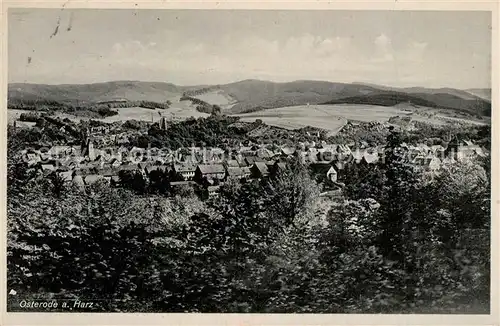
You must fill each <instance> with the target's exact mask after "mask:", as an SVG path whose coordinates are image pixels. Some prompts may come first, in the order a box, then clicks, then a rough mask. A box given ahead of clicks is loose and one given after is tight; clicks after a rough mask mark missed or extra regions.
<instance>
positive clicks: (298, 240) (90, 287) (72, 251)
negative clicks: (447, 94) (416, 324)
mask: <svg viewBox="0 0 500 326" xmlns="http://www.w3.org/2000/svg"><path fill="white" fill-rule="evenodd" d="M214 121H216V120H214ZM199 123H200V122H197V120H191V121H190V122H189V124H191V125H197V124H199ZM211 123H214V124H215V122H213V121H212V122H211ZM216 126H217V125H216V124H215V125H214V126H213V127H214V128H216ZM193 128H194V127H193ZM196 128H198V127H196ZM196 128H194V129H193V130H192V132H193V133H194V132H195V130H198V129H196ZM150 132H151V131H150ZM179 132H182V131H179ZM220 132H223V131H222V130H213V134H214V135H216V134H219V133H220ZM182 136H183V135H182V134H181V135H179V139H178V140H173V141H176V142H177V141H180V139H181V137H182ZM407 137H408V136H407V135H405V134H403V133H400V132H396V131H392V132H390V133H388V135H387V137H386V139H385V143H386V159H385V160H384V162H383V163H380V164H377V165H376V166H373V167H371V168H370V169H368V170H362V169H361V168H357V167H353V168H352V169H353V170H350V171H346V173H345V175H343V176H342V178H343V180H344V182H345V183H346V189H345V191H344V198H342V199H335V198H325V197H322V196H319V187H318V184H317V183H316V182H315V181H314V180H313V178H311V176H310V175H309V173H308V170H307V169H306V167H305V166H304V165H302V163H301V162H300V161H292V162H290V164H289V166H288V168H287V169H286V170H285V171H283V172H281V173H280V174H278V175H276V176H274V177H272V178H264V179H261V180H254V181H252V182H247V183H240V182H238V181H234V180H233V181H229V182H227V183H225V184H224V186H223V187H222V189H221V192H220V194H219V195H218V196H217V197H215V198H214V199H211V200H208V201H201V200H200V199H199V198H198V197H197V196H196V194H195V193H194V192H190V191H184V192H182V193H179V194H176V195H174V196H164V195H162V194H151V193H150V194H145V195H141V194H138V193H137V192H135V191H133V190H129V189H123V188H110V187H109V186H104V185H102V184H95V185H93V186H90V187H88V188H86V189H85V190H82V189H79V188H77V187H73V186H64V187H63V188H62V189H61V188H60V185H58V184H55V183H54V181H52V180H50V179H42V180H40V179H35V178H34V176H33V175H32V174H31V172H30V171H29V170H27V169H26V166H24V165H23V164H16V162H19V160H18V158H17V157H16V154H15V152H9V157H8V163H9V164H8V174H7V179H8V188H7V191H8V202H7V211H8V239H7V241H8V245H7V250H8V256H7V272H8V281H7V288H8V289H9V290H10V289H15V290H16V291H17V293H18V296H19V297H23V298H26V299H37V298H44V299H47V298H65V299H71V298H78V299H80V300H82V301H85V300H93V299H99V301H95V302H98V304H96V305H94V306H93V307H92V308H89V309H91V311H101V312H104V311H106V312H113V311H116V312H120V311H121V312H219V313H224V312H241V313H250V312H253V313H255V312H261V313H264V312H266V313H286V312H294V313H312V312H314V313H476V314H487V313H489V309H490V306H489V304H490V301H489V300H490V281H489V280H490V251H489V250H490V249H489V246H490V241H489V239H490V217H491V215H490V214H491V212H490V166H489V161H485V162H463V163H457V164H455V165H452V166H450V167H448V168H445V169H444V170H443V171H442V173H441V174H440V175H439V176H437V177H436V178H435V179H434V180H432V182H428V181H426V179H425V178H424V176H423V175H422V174H421V172H418V171H415V170H413V169H411V168H410V167H407V166H404V165H400V164H398V163H397V162H398V155H403V154H404V153H401V150H400V148H399V147H398V146H399V145H400V144H401V142H402V141H403V140H404V139H405V138H407ZM165 138H167V137H165ZM208 139H210V138H208ZM396 148H398V150H396ZM56 190H57V191H56ZM8 311H20V308H19V303H18V301H16V300H15V297H13V296H9V301H8Z"/></svg>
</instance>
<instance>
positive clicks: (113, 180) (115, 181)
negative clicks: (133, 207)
mask: <svg viewBox="0 0 500 326" xmlns="http://www.w3.org/2000/svg"><path fill="white" fill-rule="evenodd" d="M120 182H121V180H120V177H119V176H117V175H113V176H111V178H110V180H109V183H110V184H111V185H112V186H118V185H119V184H120Z"/></svg>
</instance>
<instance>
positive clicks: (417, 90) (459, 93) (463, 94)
mask: <svg viewBox="0 0 500 326" xmlns="http://www.w3.org/2000/svg"><path fill="white" fill-rule="evenodd" d="M354 84H356V85H365V86H371V87H374V88H377V89H379V90H383V91H392V92H400V93H409V94H448V95H453V96H456V97H460V98H463V99H465V100H477V99H478V97H480V96H478V95H476V94H474V93H471V92H469V91H468V90H461V89H456V88H450V87H443V88H425V87H390V86H383V85H375V84H370V83H354Z"/></svg>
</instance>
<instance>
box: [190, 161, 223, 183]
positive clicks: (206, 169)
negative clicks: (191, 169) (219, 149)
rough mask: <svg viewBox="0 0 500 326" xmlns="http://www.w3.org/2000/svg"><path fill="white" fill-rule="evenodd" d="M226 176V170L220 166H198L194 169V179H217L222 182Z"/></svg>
mask: <svg viewBox="0 0 500 326" xmlns="http://www.w3.org/2000/svg"><path fill="white" fill-rule="evenodd" d="M225 176H226V170H225V169H224V166H223V165H222V164H200V165H198V167H197V168H196V171H195V178H196V179H197V180H200V181H201V180H203V179H218V180H222V179H224V177H225Z"/></svg>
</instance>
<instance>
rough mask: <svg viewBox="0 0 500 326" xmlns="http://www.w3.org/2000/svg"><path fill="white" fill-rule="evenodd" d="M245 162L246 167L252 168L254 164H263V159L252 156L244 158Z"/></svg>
mask: <svg viewBox="0 0 500 326" xmlns="http://www.w3.org/2000/svg"><path fill="white" fill-rule="evenodd" d="M245 162H246V164H247V166H252V165H253V164H254V163H255V162H264V159H262V158H260V157H258V156H254V155H253V156H247V157H245Z"/></svg>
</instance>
